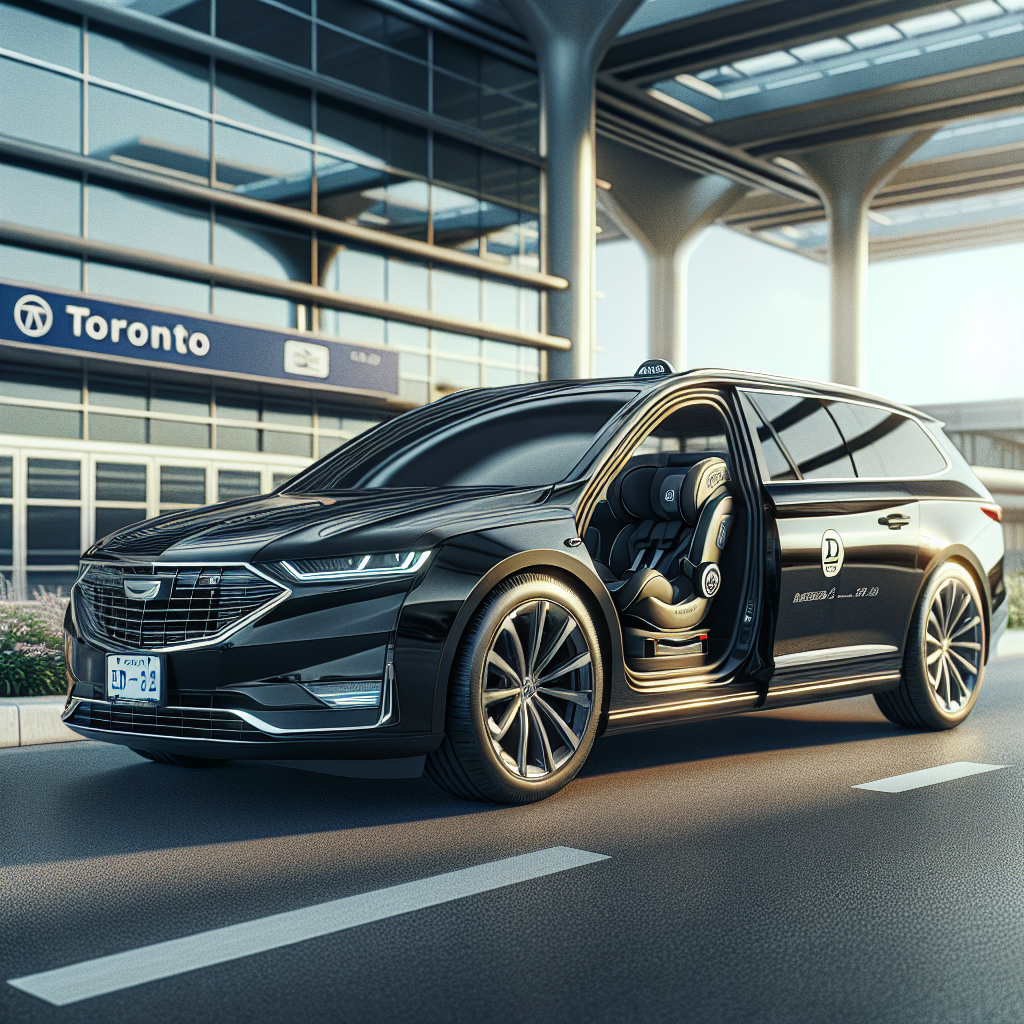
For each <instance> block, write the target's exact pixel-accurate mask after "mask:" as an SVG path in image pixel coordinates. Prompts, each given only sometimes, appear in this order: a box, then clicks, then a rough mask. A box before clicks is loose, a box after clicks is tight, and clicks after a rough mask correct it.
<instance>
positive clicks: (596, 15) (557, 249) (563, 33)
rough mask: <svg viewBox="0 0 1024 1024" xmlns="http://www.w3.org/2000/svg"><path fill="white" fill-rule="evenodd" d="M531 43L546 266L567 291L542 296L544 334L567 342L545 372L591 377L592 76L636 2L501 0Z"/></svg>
mask: <svg viewBox="0 0 1024 1024" xmlns="http://www.w3.org/2000/svg"><path fill="white" fill-rule="evenodd" d="M502 2H503V3H504V5H505V7H507V8H508V10H509V11H510V12H511V14H512V15H513V17H515V18H516V20H517V21H518V22H519V24H520V26H521V27H522V29H523V31H524V32H525V33H526V35H527V37H528V38H529V40H530V42H531V43H532V45H533V49H534V53H535V54H536V57H537V64H538V67H539V69H540V96H541V132H540V137H541V155H542V156H543V157H544V158H545V159H546V161H547V175H546V182H545V195H544V204H545V205H544V210H545V218H546V223H545V239H544V244H545V251H546V253H547V267H546V269H547V271H548V272H549V273H551V274H557V275H558V276H559V277H564V278H566V279H567V280H568V282H569V288H568V289H567V290H566V291H562V292H549V293H548V300H547V301H548V324H547V326H548V331H549V332H550V333H551V334H558V335H562V336H563V337H566V338H569V339H570V340H571V341H572V346H573V347H572V351H571V352H551V353H549V355H548V376H549V377H552V378H568V377H589V376H591V375H592V374H593V358H594V319H595V316H596V309H595V295H594V291H595V288H596V275H595V271H594V234H595V232H594V228H595V225H596V218H597V209H596V200H595V196H594V178H595V168H594V77H595V75H596V74H597V67H598V65H599V64H600V62H601V60H602V59H603V57H604V55H605V53H606V52H607V49H608V47H609V46H610V45H611V42H612V40H614V38H615V35H616V33H617V32H618V31H619V29H620V28H621V27H622V26H623V25H624V24H625V23H626V20H627V19H628V18H629V16H630V15H631V14H632V13H633V11H634V10H635V9H636V8H637V7H638V6H639V5H640V0H586V2H585V3H582V2H580V0H502Z"/></svg>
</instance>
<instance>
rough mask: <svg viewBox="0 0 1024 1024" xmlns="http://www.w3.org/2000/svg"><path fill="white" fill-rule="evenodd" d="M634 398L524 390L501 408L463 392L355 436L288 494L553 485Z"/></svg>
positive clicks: (489, 398) (493, 397)
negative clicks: (360, 490)
mask: <svg viewBox="0 0 1024 1024" xmlns="http://www.w3.org/2000/svg"><path fill="white" fill-rule="evenodd" d="M635 395H636V391H635V390H626V389H623V390H616V391H603V392H596V391H595V392H589V393H586V392H585V393H583V394H580V393H578V392H577V393H570V394H558V393H557V392H556V393H555V394H551V393H550V392H548V393H547V394H545V393H541V394H530V393H527V394H524V395H522V397H521V398H519V400H513V401H511V402H509V401H506V402H503V403H501V402H500V399H501V397H504V396H501V395H500V393H496V392H494V391H490V392H488V391H476V392H470V393H468V394H466V395H464V396H459V398H458V399H457V400H455V401H452V400H448V401H445V402H442V403H436V404H435V405H433V406H424V407H423V408H420V409H415V410H413V411H412V412H409V413H406V414H405V415H403V416H399V417H396V418H395V419H393V420H389V421H388V422H387V423H382V424H380V425H379V426H377V427H375V428H374V429H372V430H369V431H367V432H366V433H365V434H361V435H360V436H359V437H357V438H354V439H353V440H352V441H350V442H349V443H348V444H346V445H344V446H343V447H341V448H339V449H338V450H337V451H335V452H333V453H332V454H331V455H329V456H328V457H327V458H326V459H323V460H322V461H321V462H319V463H317V464H316V465H314V466H312V467H310V469H308V470H307V471H306V472H305V473H303V474H301V475H300V476H298V477H296V479H295V480H293V481H291V483H290V484H289V485H288V487H287V490H288V491H290V492H296V491H307V492H308V491H317V492H323V491H336V490H345V489H349V488H353V487H539V486H546V485H549V484H553V483H557V482H558V481H559V480H563V479H565V477H566V476H568V475H569V473H570V472H571V471H572V469H573V467H574V466H575V465H576V464H577V463H578V462H579V461H580V459H581V458H582V457H583V456H584V455H585V454H586V451H587V449H588V448H589V447H590V445H591V444H592V443H593V441H594V438H595V436H596V435H597V434H598V432H599V431H600V430H601V428H602V427H604V425H605V424H606V423H607V422H608V420H609V419H611V417H612V416H614V415H615V414H616V413H617V412H618V411H619V410H620V409H621V408H622V407H623V406H624V405H625V404H626V403H627V402H628V401H629V400H630V399H632V398H634V397H635ZM499 403H500V404H499ZM496 406H497V407H496Z"/></svg>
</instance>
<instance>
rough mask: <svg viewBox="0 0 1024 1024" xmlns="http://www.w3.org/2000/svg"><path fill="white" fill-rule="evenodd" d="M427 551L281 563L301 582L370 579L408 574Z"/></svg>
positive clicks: (420, 564)
mask: <svg viewBox="0 0 1024 1024" xmlns="http://www.w3.org/2000/svg"><path fill="white" fill-rule="evenodd" d="M429 557H430V552H429V551H396V552H393V553H389V554H386V555H348V556H343V557H340V558H296V559H294V560H293V561H291V562H282V563H281V565H282V566H284V568H285V569H286V570H287V571H288V572H289V573H290V574H291V575H292V576H294V577H295V578H296V579H297V580H301V582H303V583H329V582H333V581H335V580H370V579H376V578H377V577H381V576H411V575H412V574H413V573H414V572H416V571H418V570H419V569H421V568H422V567H423V565H424V564H425V563H426V561H427V559H428V558H429Z"/></svg>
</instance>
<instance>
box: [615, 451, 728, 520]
mask: <svg viewBox="0 0 1024 1024" xmlns="http://www.w3.org/2000/svg"><path fill="white" fill-rule="evenodd" d="M641 459H643V462H641ZM667 461H669V460H668V459H667V458H666V456H665V455H664V454H663V455H660V456H641V457H635V458H633V459H630V461H629V463H628V464H627V465H626V468H625V469H623V470H622V472H621V473H619V475H618V476H617V477H615V479H614V480H613V481H612V482H611V484H610V485H609V487H608V505H609V507H610V508H611V510H612V514H613V515H614V516H615V518H616V519H618V520H619V521H620V522H624V523H636V522H641V521H643V520H645V519H658V520H666V521H669V522H675V521H678V520H679V518H680V516H681V517H682V518H683V519H685V520H686V522H687V523H689V524H690V525H691V526H692V525H694V523H696V522H697V516H698V515H699V514H700V510H701V508H702V507H703V505H704V503H705V502H706V501H707V500H708V499H709V498H710V497H711V496H712V495H713V494H714V493H715V492H716V491H717V490H718V488H719V487H721V486H723V485H724V484H725V482H726V481H727V480H728V479H729V472H728V469H727V468H726V465H725V462H724V460H722V459H721V458H718V457H717V456H716V457H711V458H705V459H702V460H701V461H700V462H698V463H696V464H695V465H692V466H688V465H682V466H675V465H669V466H667V467H666V465H665V463H666V462H667ZM651 463H654V464H653V465H652V464H651Z"/></svg>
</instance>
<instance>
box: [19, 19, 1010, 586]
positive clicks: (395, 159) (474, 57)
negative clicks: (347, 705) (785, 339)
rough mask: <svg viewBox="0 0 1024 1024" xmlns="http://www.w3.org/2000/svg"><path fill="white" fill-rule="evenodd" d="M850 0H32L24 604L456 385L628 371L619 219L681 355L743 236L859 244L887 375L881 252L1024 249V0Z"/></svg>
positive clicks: (22, 427)
mask: <svg viewBox="0 0 1024 1024" xmlns="http://www.w3.org/2000/svg"><path fill="white" fill-rule="evenodd" d="M812 7H813V10H811V9H809V8H807V7H806V5H805V4H802V3H801V2H800V0H771V2H767V0H742V2H738V3H737V2H731V0H591V2H588V3H585V4H580V3H577V2H574V0H500V2H499V0H50V2H49V3H44V2H42V0H0V577H2V579H3V584H2V595H0V596H6V595H9V594H10V593H11V588H12V587H13V596H14V597H16V598H26V597H28V596H30V595H31V594H32V592H33V591H34V590H35V588H37V587H40V586H45V587H48V588H55V587H63V588H64V589H65V591H66V590H67V588H68V587H69V585H70V584H71V583H72V582H73V580H74V578H75V572H76V565H77V561H78V556H79V553H80V552H81V551H82V550H83V549H84V548H86V547H87V546H89V545H90V544H91V543H92V542H93V541H94V540H95V539H96V538H98V537H102V536H104V535H105V534H107V533H108V532H110V531H111V530H113V529H115V528H117V527H119V526H122V525H125V524H128V523H130V522H134V521H137V520H140V519H143V518H146V517H149V516H153V515H156V514H158V513H159V512H161V511H163V510H169V509H178V508H188V507H193V506H196V505H200V504H205V503H211V502H216V501H222V500H225V499H229V498H235V497H243V496H247V495H251V494H256V493H263V492H267V491H269V490H271V489H273V488H274V487H275V486H276V485H277V484H279V483H280V482H282V481H283V480H285V479H287V478H289V477H290V476H292V475H293V474H294V473H295V472H296V471H297V470H299V469H300V468H302V467H303V466H305V465H307V464H308V463H309V462H310V461H311V460H313V459H315V458H318V457H319V456H322V455H324V454H325V453H327V452H329V451H331V450H332V449H334V448H336V447H337V446H338V445H339V444H341V443H342V442H344V441H345V440H346V439H347V438H350V437H352V436H354V435H355V434H357V433H358V432H359V431H361V430H364V429H366V428H367V427H368V426H369V425H371V424H373V423H375V422H378V421H380V420H381V419H382V418H385V417H388V416H391V415H394V414H396V413H398V412H401V411H403V410H405V409H409V408H411V407H414V406H416V405H421V404H424V403H427V402H431V401H433V400H435V399H437V398H438V397H441V396H443V395H445V394H448V393H450V392H452V391H456V390H459V389H462V388H471V387H480V386H488V385H505V384H513V383H519V382H529V381H536V380H543V379H548V378H566V377H585V376H589V375H591V374H592V373H593V370H594V351H595V330H594V323H595V320H596V311H595V292H596V289H595V277H594V263H595V257H594V250H595V239H596V237H598V236H597V233H598V232H599V231H601V230H602V227H603V230H604V234H602V235H601V236H600V237H601V238H603V239H608V238H610V237H613V236H615V235H616V234H618V235H621V233H622V232H623V231H625V232H627V233H628V234H630V235H631V236H632V237H633V238H634V239H636V240H637V241H638V242H640V244H641V245H642V246H643V248H644V251H645V254H646V257H647V260H648V265H649V270H650V274H649V277H650V282H651V284H650V293H649V295H648V296H647V305H648V321H649V323H650V332H649V338H648V348H649V354H650V355H652V356H659V357H663V358H666V359H669V360H670V361H671V362H673V364H674V365H676V366H677V367H680V368H682V367H684V366H686V365H687V358H686V342H685V331H686V309H685V292H686V289H685V274H686V255H687V253H688V252H689V251H690V247H691V245H692V242H693V241H694V239H695V238H696V237H698V236H699V234H700V232H701V231H703V230H704V228H706V227H707V226H708V225H709V224H711V223H715V222H716V221H717V222H720V223H724V224H726V225H727V226H729V227H730V228H732V229H734V230H737V231H740V232H743V233H745V234H747V235H749V236H751V237H754V238H757V239H759V240H760V241H763V242H765V243H767V244H772V245H777V246H781V247H783V248H785V249H788V250H790V251H792V252H796V253H799V254H800V255H802V256H805V257H807V258H809V259H815V260H819V261H827V262H828V263H829V264H830V282H831V283H830V288H831V339H830V352H831V375H832V379H833V380H835V381H837V382H839V383H844V384H852V385H857V384H859V383H860V348H861V338H862V333H863V320H864V316H863V311H864V308H865V303H864V301H863V299H864V282H865V268H866V266H867V264H868V260H869V259H870V260H880V259H901V258H907V257H911V256H917V255H921V254H927V253H933V252H947V251H952V250H955V249H959V248H966V247H971V246H979V245H991V244H996V243H998V242H1001V241H1002V242H1005V241H1012V240H1016V239H1019V238H1020V237H1021V231H1022V229H1024V219H1022V217H1021V209H1022V208H1024V187H1022V178H1021V171H1020V168H1021V166H1024V113H1022V110H1024V79H1022V78H1021V74H1020V69H1021V66H1022V64H1024V0H985V2H983V3H977V2H973V3H966V4H965V3H959V4H957V3H949V4H944V5H934V4H928V5H922V4H921V3H920V2H919V0H896V2H893V3H886V4H882V3H873V4H864V3H862V2H861V0H829V2H828V3H824V2H823V3H821V4H818V5H812ZM740 290H741V288H740V286H738V294H739V293H740ZM638 301H642V299H641V297H638ZM637 341H638V348H639V347H640V339H637ZM638 355H639V353H638ZM971 422H972V423H973V420H972V421H971ZM998 426H999V425H998V424H997V425H996V427H998ZM1002 426H1003V429H1004V433H1005V430H1010V431H1011V432H1012V431H1017V430H1018V427H1019V424H1018V423H1017V422H1016V420H1014V422H1013V423H1012V424H1011V423H1007V424H1003V425H1002ZM971 429H973V427H972V428H971ZM993 429H996V428H995V427H993V426H992V425H991V424H989V422H988V420H987V419H986V420H985V422H984V430H985V431H988V432H989V433H991V431H992V430H993ZM968 433H970V430H968V431H967V433H964V434H963V437H964V442H963V443H964V445H965V446H967V445H968V441H969V439H968V437H967V435H968ZM996 433H997V434H998V433H999V431H998V430H997V431H996ZM986 436H987V435H986ZM1003 440H1005V438H1003ZM1012 440H1014V441H1016V440H1018V438H1017V437H1016V436H1015V437H1014V438H1012ZM971 443H972V444H973V442H971ZM1004 447H1005V445H1004ZM990 449H991V445H988V447H986V446H985V445H984V444H983V445H981V447H978V446H977V445H975V446H974V447H972V448H971V449H970V452H968V451H967V448H966V447H965V449H964V450H965V454H967V455H968V458H969V459H972V460H974V461H976V462H977V461H978V459H981V458H986V459H988V460H989V461H992V459H993V458H995V464H996V465H997V466H1005V465H1006V457H1007V456H1006V454H1005V452H1003V451H1002V449H1000V452H999V453H998V457H996V456H995V455H993V454H992V452H991V451H990ZM979 453H981V454H979ZM985 453H987V454H985ZM982 464H984V463H982ZM1007 472H1011V473H1016V472H1020V470H1019V468H1018V467H1017V464H1016V462H1014V463H1013V468H1012V470H1010V469H1008V470H1007ZM1000 479H1001V486H1005V487H1011V486H1013V487H1016V488H1017V491H1019V492H1020V493H1024V485H1021V484H1020V483H1019V482H1018V483H1014V480H1015V479H1016V478H1014V480H1010V478H1007V480H1009V481H1010V482H1009V483H1006V482H1005V481H1002V478H1000ZM1017 491H1014V492H1013V493H1017ZM1022 500H1024V499H1022ZM1008 504H1010V505H1011V507H1012V504H1013V503H1008ZM1018 512H1019V513H1020V516H1021V524H1022V526H1024V509H1021V510H1014V514H1015V515H1016V514H1017V513H1018ZM1011 532H1012V531H1011ZM1017 536H1018V534H1016V533H1015V534H1014V537H1017ZM1008 539H1009V538H1008ZM1019 539H1020V540H1021V543H1022V544H1024V533H1021V534H1019ZM1011 547H1014V548H1016V543H1014V544H1011ZM1021 557H1022V558H1024V550H1022V552H1021ZM1022 564H1024V563H1022Z"/></svg>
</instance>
